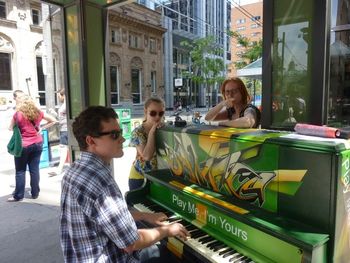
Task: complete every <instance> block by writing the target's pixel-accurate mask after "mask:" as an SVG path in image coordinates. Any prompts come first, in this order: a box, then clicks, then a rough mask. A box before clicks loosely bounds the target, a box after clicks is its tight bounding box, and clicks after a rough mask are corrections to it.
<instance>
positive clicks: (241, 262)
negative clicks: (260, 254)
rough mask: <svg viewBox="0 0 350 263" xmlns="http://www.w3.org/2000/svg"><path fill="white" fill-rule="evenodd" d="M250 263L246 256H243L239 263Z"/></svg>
mask: <svg viewBox="0 0 350 263" xmlns="http://www.w3.org/2000/svg"><path fill="white" fill-rule="evenodd" d="M249 261H250V259H249V258H248V257H246V256H244V257H243V258H241V261H240V263H248V262H249Z"/></svg>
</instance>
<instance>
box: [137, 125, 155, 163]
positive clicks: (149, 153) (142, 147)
mask: <svg viewBox="0 0 350 263" xmlns="http://www.w3.org/2000/svg"><path fill="white" fill-rule="evenodd" d="M160 125H161V123H160V122H159V123H155V124H154V125H153V126H152V128H151V129H150V130H149V132H148V136H147V141H146V143H145V144H139V145H137V146H136V150H137V152H138V154H139V155H140V156H141V158H142V159H143V160H145V161H149V160H151V159H152V157H153V155H154V152H155V150H156V140H155V133H156V130H157V128H158V127H160Z"/></svg>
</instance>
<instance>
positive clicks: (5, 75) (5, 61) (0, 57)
mask: <svg viewBox="0 0 350 263" xmlns="http://www.w3.org/2000/svg"><path fill="white" fill-rule="evenodd" d="M0 79H1V81H0V90H12V85H11V55H10V54H8V53H0Z"/></svg>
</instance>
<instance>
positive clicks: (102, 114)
mask: <svg viewBox="0 0 350 263" xmlns="http://www.w3.org/2000/svg"><path fill="white" fill-rule="evenodd" d="M117 117H118V116H117V114H116V112H115V111H114V110H113V109H112V108H106V107H103V106H90V107H88V108H87V109H85V110H84V111H83V112H81V113H80V114H79V115H78V116H77V117H76V118H75V120H74V122H73V133H74V136H75V138H76V140H77V142H78V144H79V148H80V158H79V159H77V160H76V161H75V162H74V163H73V164H72V165H71V166H70V167H69V168H68V169H67V171H66V173H65V175H64V176H63V180H62V193H61V213H60V238H61V247H62V250H63V256H64V261H65V262H66V263H71V262H79V263H84V262H100V263H103V262H144V261H143V260H144V259H143V260H142V261H140V260H141V259H140V258H142V257H143V256H145V255H147V254H148V253H147V252H149V250H151V248H152V249H153V248H154V244H155V243H156V242H158V241H160V240H161V239H163V238H165V237H168V236H178V237H180V238H183V239H186V237H187V236H188V232H187V230H186V229H185V228H184V226H182V225H181V224H179V223H170V224H169V223H165V222H163V220H166V219H167V217H166V215H165V214H163V213H144V212H137V211H129V210H128V206H127V204H126V202H125V200H124V197H123V195H122V193H121V191H120V189H119V187H118V185H117V183H116V181H115V180H114V178H113V176H112V174H111V162H112V160H113V158H120V157H122V156H123V154H124V153H123V142H125V139H124V138H123V136H122V130H121V128H120V126H119V124H118V121H117ZM117 176H121V175H117ZM135 220H144V221H146V222H148V223H151V224H153V225H158V226H156V227H154V228H147V229H137V227H136V223H135ZM164 260H168V258H166V259H163V262H164ZM160 262H161V261H160Z"/></svg>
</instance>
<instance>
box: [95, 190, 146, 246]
mask: <svg viewBox="0 0 350 263" xmlns="http://www.w3.org/2000/svg"><path fill="white" fill-rule="evenodd" d="M120 194H121V193H120V192H119V193H118V191H116V190H115V188H114V187H108V193H107V194H102V195H100V196H99V197H98V198H97V200H96V202H95V209H96V222H97V224H98V225H99V226H100V227H101V229H102V231H103V232H104V233H105V234H106V235H107V236H108V237H109V238H110V239H111V240H112V241H113V242H114V243H115V244H116V246H117V247H119V248H126V247H128V246H130V245H131V244H133V243H134V242H135V241H136V240H137V239H138V238H139V235H138V232H137V227H136V224H135V221H134V219H133V218H132V216H131V214H130V212H129V210H128V208H127V206H126V203H125V201H124V199H123V197H122V196H119V195H120Z"/></svg>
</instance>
